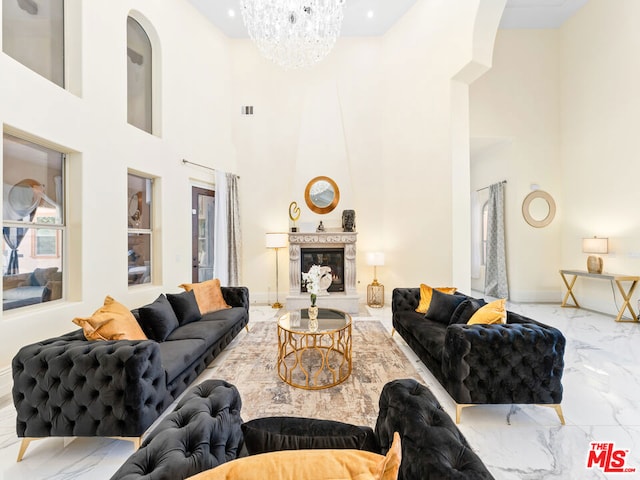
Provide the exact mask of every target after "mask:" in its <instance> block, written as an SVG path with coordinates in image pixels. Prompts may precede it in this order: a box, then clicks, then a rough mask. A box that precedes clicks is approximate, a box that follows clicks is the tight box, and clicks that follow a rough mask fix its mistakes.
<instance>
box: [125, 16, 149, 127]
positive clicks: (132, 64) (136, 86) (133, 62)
mask: <svg viewBox="0 0 640 480" xmlns="http://www.w3.org/2000/svg"><path fill="white" fill-rule="evenodd" d="M151 53H152V52H151V41H150V40H149V37H148V35H147V32H145V31H144V28H142V25H140V24H139V23H138V22H137V21H136V20H134V19H133V18H132V17H127V121H128V122H129V123H130V124H131V125H134V126H136V127H138V128H140V129H142V130H144V131H145V132H148V133H152V127H153V125H152V113H153V112H152V108H151V102H152V66H151Z"/></svg>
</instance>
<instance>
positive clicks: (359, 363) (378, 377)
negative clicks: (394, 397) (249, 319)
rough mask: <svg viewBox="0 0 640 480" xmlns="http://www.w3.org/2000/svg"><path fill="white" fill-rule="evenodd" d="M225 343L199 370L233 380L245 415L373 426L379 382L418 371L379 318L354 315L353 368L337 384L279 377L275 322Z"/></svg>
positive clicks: (245, 417)
mask: <svg viewBox="0 0 640 480" xmlns="http://www.w3.org/2000/svg"><path fill="white" fill-rule="evenodd" d="M250 328H251V330H250V332H249V333H247V334H245V335H244V336H243V337H242V338H240V339H239V340H238V341H237V342H233V343H232V344H231V345H229V346H228V347H227V348H226V350H225V352H224V355H222V356H221V357H219V359H217V360H216V361H214V363H213V364H212V365H211V366H210V367H209V368H208V369H207V370H206V372H205V373H204V374H203V375H202V379H205V378H219V379H222V380H226V381H227V382H229V383H231V384H233V385H235V386H236V387H237V388H238V390H239V391H240V397H241V398H242V418H243V420H244V421H248V420H251V419H253V418H258V417H265V416H278V415H281V416H298V417H313V418H322V419H328V420H337V421H341V422H347V423H352V424H356V425H368V426H371V427H374V426H375V422H376V419H377V418H378V400H379V398H380V392H381V391H382V387H383V386H384V385H385V384H386V383H387V382H389V381H391V380H394V379H397V378H415V379H416V380H418V381H421V380H420V375H419V374H418V372H417V371H416V369H415V368H414V367H413V365H412V364H411V362H410V361H409V360H408V359H407V357H406V356H405V355H404V353H402V351H401V350H400V348H399V347H398V346H397V345H396V343H395V342H394V341H393V339H392V338H391V335H390V333H389V332H388V331H387V330H386V329H385V328H384V326H383V325H382V324H381V323H380V322H379V321H377V320H362V321H357V320H356V321H354V323H353V331H352V341H353V346H352V351H353V370H352V373H351V375H350V376H349V378H347V380H345V381H344V382H343V383H341V384H340V385H337V386H335V387H331V388H327V389H324V390H315V391H310V390H304V389H300V388H295V387H292V386H290V385H288V384H286V383H285V382H283V381H282V380H281V379H280V377H279V376H278V373H277V369H276V358H277V349H278V346H277V343H278V340H277V339H278V336H277V326H276V323H275V322H256V323H253V324H251V326H250Z"/></svg>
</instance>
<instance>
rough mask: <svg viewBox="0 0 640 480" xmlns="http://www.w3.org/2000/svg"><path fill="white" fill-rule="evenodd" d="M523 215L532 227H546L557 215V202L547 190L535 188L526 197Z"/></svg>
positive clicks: (523, 203)
mask: <svg viewBox="0 0 640 480" xmlns="http://www.w3.org/2000/svg"><path fill="white" fill-rule="evenodd" d="M522 216H523V217H524V219H525V221H526V222H527V223H528V224H529V225H531V226H532V227H536V228H542V227H546V226H547V225H549V224H550V223H551V222H552V221H553V218H554V217H555V216H556V202H555V201H554V200H553V197H552V196H551V195H549V194H548V193H547V192H545V191H543V190H535V191H533V192H531V193H530V194H529V195H527V196H526V197H525V198H524V201H523V202H522Z"/></svg>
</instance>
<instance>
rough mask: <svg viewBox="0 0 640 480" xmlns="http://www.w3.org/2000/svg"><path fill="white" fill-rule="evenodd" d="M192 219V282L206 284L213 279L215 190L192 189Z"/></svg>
mask: <svg viewBox="0 0 640 480" xmlns="http://www.w3.org/2000/svg"><path fill="white" fill-rule="evenodd" d="M191 217H192V218H191V280H192V282H194V283H195V282H204V281H205V280H211V279H212V278H213V262H214V258H213V241H214V236H213V226H214V223H215V192H214V191H213V190H208V189H206V188H201V187H191Z"/></svg>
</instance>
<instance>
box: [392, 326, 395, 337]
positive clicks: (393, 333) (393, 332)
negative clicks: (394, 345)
mask: <svg viewBox="0 0 640 480" xmlns="http://www.w3.org/2000/svg"><path fill="white" fill-rule="evenodd" d="M395 334H396V329H395V328H392V329H391V336H392V337H393V336H394V335H395Z"/></svg>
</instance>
